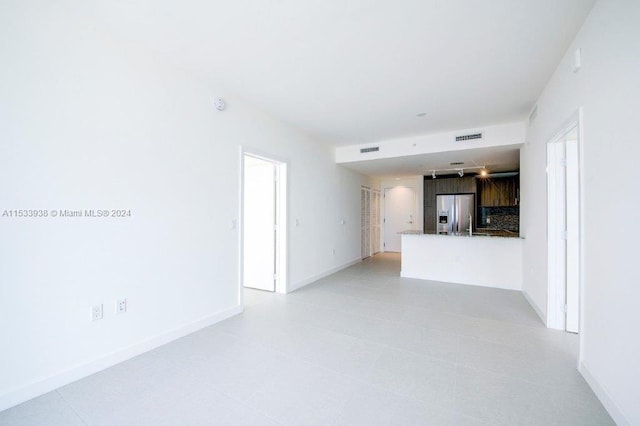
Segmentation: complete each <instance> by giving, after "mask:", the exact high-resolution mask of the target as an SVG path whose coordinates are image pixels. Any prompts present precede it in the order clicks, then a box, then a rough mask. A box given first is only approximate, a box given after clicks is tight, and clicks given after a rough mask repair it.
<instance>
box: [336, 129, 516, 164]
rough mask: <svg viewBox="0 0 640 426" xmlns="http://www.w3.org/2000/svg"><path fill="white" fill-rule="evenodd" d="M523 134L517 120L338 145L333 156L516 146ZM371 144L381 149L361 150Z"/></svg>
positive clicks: (363, 157) (344, 158) (373, 156)
mask: <svg viewBox="0 0 640 426" xmlns="http://www.w3.org/2000/svg"><path fill="white" fill-rule="evenodd" d="M477 132H482V134H483V138H482V140H477V139H476V140H470V141H462V142H456V141H455V137H456V136H458V135H461V134H463V135H464V134H469V133H477ZM525 134H526V127H525V123H524V122H517V123H508V124H500V125H494V126H485V127H481V128H475V129H467V130H456V131H452V132H444V133H436V134H429V135H419V136H412V137H407V138H399V139H389V140H384V141H380V142H374V143H369V144H360V145H349V146H339V147H337V148H336V154H335V155H336V162H337V163H349V162H353V161H362V160H376V159H380V158H393V157H404V156H407V155H418V154H430V153H434V152H447V151H460V150H465V149H476V148H489V147H495V146H508V145H519V144H522V143H524V141H525ZM372 146H377V147H380V150H379V151H377V152H367V153H364V154H363V153H361V152H360V149H361V148H367V147H372Z"/></svg>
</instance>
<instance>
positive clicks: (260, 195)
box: [240, 152, 287, 293]
mask: <svg viewBox="0 0 640 426" xmlns="http://www.w3.org/2000/svg"><path fill="white" fill-rule="evenodd" d="M286 179H287V165H286V163H284V162H280V161H276V160H273V159H270V158H267V157H264V156H260V155H256V154H252V153H248V152H244V153H243V155H242V191H241V192H242V197H241V199H242V208H241V210H242V211H241V214H242V216H241V217H242V233H241V274H240V276H241V288H252V289H257V290H263V291H270V292H278V293H286V285H287V284H286V279H287V273H286V272H287V263H286V262H287V251H286V250H287V249H286V226H285V224H286V210H287V209H286V188H287V185H286Z"/></svg>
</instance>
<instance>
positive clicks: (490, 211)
mask: <svg viewBox="0 0 640 426" xmlns="http://www.w3.org/2000/svg"><path fill="white" fill-rule="evenodd" d="M487 220H489V222H487ZM480 226H482V227H486V228H496V229H507V230H509V231H519V230H520V207H519V206H514V207H481V208H480Z"/></svg>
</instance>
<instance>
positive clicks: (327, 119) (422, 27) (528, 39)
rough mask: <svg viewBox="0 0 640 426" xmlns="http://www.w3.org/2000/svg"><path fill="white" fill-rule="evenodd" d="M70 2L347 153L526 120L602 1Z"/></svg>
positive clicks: (122, 34) (121, 33)
mask: <svg viewBox="0 0 640 426" xmlns="http://www.w3.org/2000/svg"><path fill="white" fill-rule="evenodd" d="M70 1H71V3H77V4H75V5H74V6H75V9H74V13H80V14H81V16H84V17H85V18H88V19H92V20H94V22H96V23H97V24H98V25H101V26H104V27H106V28H107V29H108V30H109V31H111V32H113V33H114V34H118V36H120V37H122V38H124V39H126V40H127V41H131V42H136V43H139V44H141V45H142V46H144V47H146V48H151V49H153V50H155V51H156V52H158V53H160V54H161V55H163V56H165V57H166V58H168V59H169V60H171V61H173V62H175V63H176V64H179V65H180V66H181V67H183V68H187V69H192V70H195V71H197V72H200V73H203V74H204V75H206V76H207V77H208V78H210V79H211V81H212V82H213V83H214V87H220V88H224V90H222V89H221V91H227V92H228V93H231V92H233V93H236V94H239V95H240V96H242V97H244V98H246V99H247V100H248V101H250V102H252V103H254V104H255V105H257V106H258V107H260V108H262V109H264V110H266V111H267V112H269V113H271V114H272V115H274V116H275V117H277V118H279V119H281V120H283V121H285V122H288V123H290V124H292V125H294V126H296V127H298V128H300V129H302V130H303V131H306V132H307V133H310V134H312V135H315V136H317V137H320V138H322V139H323V140H325V141H326V142H327V143H329V144H331V145H347V144H356V143H364V142H371V141H378V140H384V139H389V138H394V137H402V136H408V135H414V134H421V133H433V132H439V131H444V130H453V129H464V128H472V127H478V126H483V125H488V124H498V123H505V122H511V121H517V120H520V119H523V118H525V117H526V116H527V114H528V113H529V111H530V109H531V108H532V106H533V104H534V101H535V99H536V98H537V97H538V95H539V94H540V92H541V90H542V88H543V87H544V85H545V84H546V82H547V81H548V79H549V78H550V76H551V73H552V72H553V70H554V68H555V67H556V65H557V63H558V62H559V60H560V58H561V56H562V54H563V52H564V51H565V50H566V48H567V47H568V45H569V43H570V42H571V40H572V39H573V37H574V36H575V34H576V32H577V30H578V29H579V27H580V26H581V24H582V22H583V21H584V19H585V17H586V15H587V14H588V12H589V10H590V9H591V7H592V5H593V3H594V1H595V0H517V1H514V0H486V1H479V0H396V1H393V2H391V1H375V0H354V1H346V0H303V1H300V0H278V1H264V0H236V1H219V0H217V1H216V0H181V1H180V2H177V1H175V0H92V1H90V2H74V1H73V0H70ZM211 95H213V94H207V96H211ZM215 95H219V96H223V97H224V95H225V93H216V94H215ZM230 106H232V105H230ZM420 112H426V113H427V115H426V116H425V117H421V118H419V117H416V114H417V113H420Z"/></svg>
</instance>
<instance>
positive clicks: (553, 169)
mask: <svg viewBox="0 0 640 426" xmlns="http://www.w3.org/2000/svg"><path fill="white" fill-rule="evenodd" d="M577 138H578V133H577V128H575V127H573V128H571V129H569V130H568V131H567V133H565V134H564V135H561V136H560V137H558V138H557V139H555V140H553V141H551V142H550V143H549V144H548V145H547V161H548V167H547V170H548V174H547V186H548V187H547V195H548V200H547V201H548V217H547V223H548V235H547V240H548V254H547V255H548V280H549V285H548V292H549V297H548V306H547V310H548V311H547V324H548V326H549V327H550V328H555V329H559V330H566V331H569V332H573V333H578V331H579V319H580V315H579V311H580V291H579V289H580V187H579V161H578V142H577Z"/></svg>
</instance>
